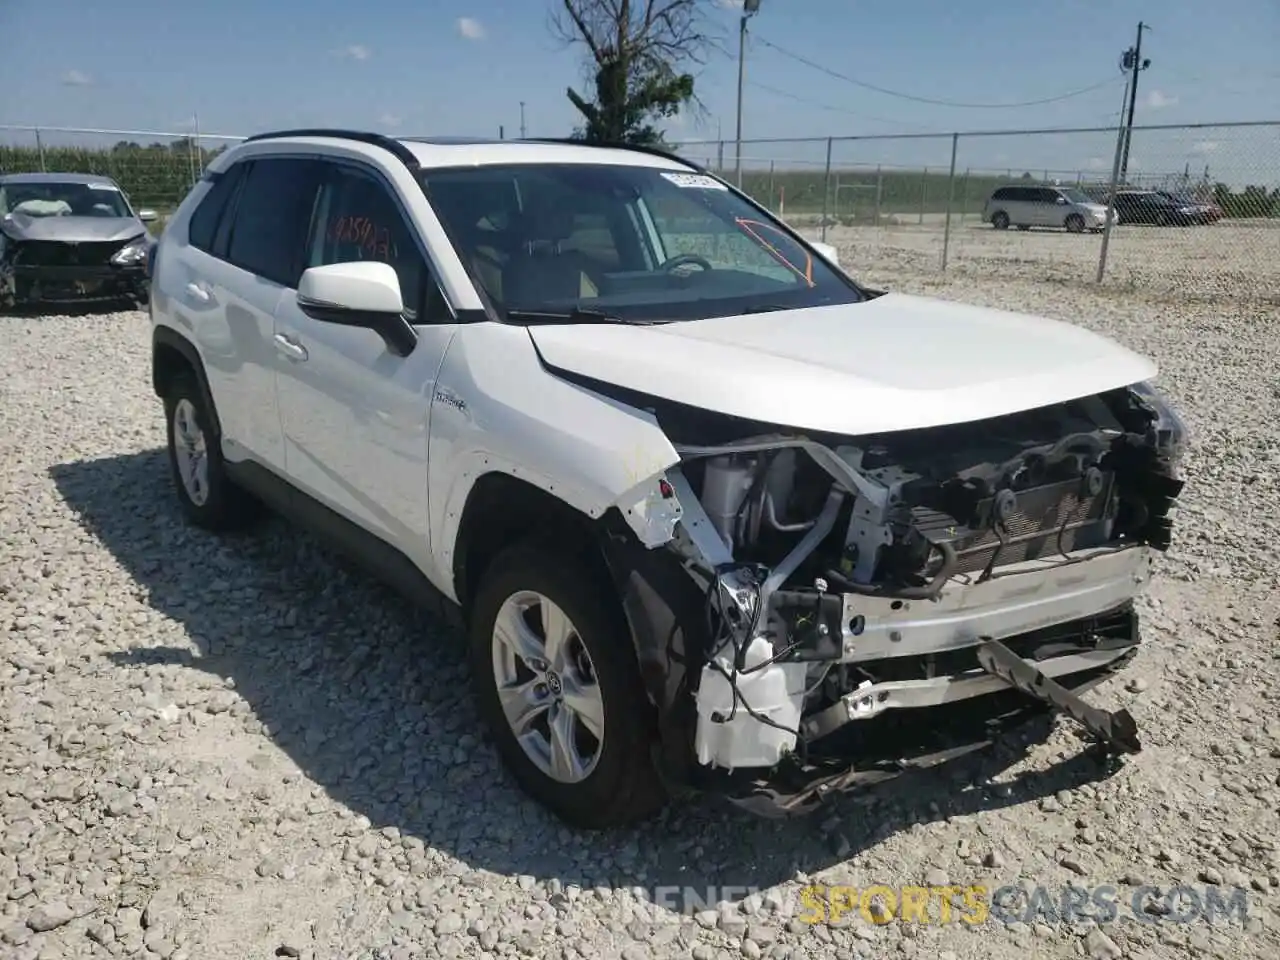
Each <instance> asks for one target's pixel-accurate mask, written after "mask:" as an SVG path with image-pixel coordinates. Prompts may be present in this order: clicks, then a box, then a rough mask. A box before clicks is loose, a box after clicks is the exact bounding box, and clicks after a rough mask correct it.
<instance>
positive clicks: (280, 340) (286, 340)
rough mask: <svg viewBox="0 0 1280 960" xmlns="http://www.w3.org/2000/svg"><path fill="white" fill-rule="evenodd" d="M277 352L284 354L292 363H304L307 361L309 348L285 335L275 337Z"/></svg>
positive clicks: (280, 334)
mask: <svg viewBox="0 0 1280 960" xmlns="http://www.w3.org/2000/svg"><path fill="white" fill-rule="evenodd" d="M275 342H276V350H277V352H279V353H282V354H284V355H285V356H286V357H287V358H288V359H289V361H290V362H292V363H302V362H303V361H304V360H306V359H307V356H308V354H307V348H306V347H304V346H303V345H302V344H300V343H299V342H298V341H297V340H294V339H293V338H292V337H290V336H288V335H287V334H284V333H277V334H276V335H275Z"/></svg>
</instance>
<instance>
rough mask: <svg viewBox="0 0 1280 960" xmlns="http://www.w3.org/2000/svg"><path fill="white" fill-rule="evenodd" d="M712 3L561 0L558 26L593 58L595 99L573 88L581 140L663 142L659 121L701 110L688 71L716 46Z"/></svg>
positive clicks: (591, 73) (591, 71) (689, 0)
mask: <svg viewBox="0 0 1280 960" xmlns="http://www.w3.org/2000/svg"><path fill="white" fill-rule="evenodd" d="M706 2H707V0H560V3H561V6H560V7H559V8H558V9H557V10H556V12H555V14H553V18H552V20H553V28H554V29H555V31H556V32H557V34H558V35H559V36H560V38H561V39H563V40H564V41H566V42H567V43H570V44H581V45H582V46H584V47H585V48H586V50H587V53H588V54H589V60H588V64H587V66H588V75H589V77H590V78H591V81H592V85H593V87H594V98H593V99H588V98H586V97H584V96H582V95H581V94H579V93H578V92H577V91H576V90H574V89H573V88H572V87H570V88H569V89H568V91H567V93H568V97H569V101H570V102H571V103H572V104H573V105H574V107H575V108H577V110H578V112H579V113H581V114H582V117H583V124H582V126H581V127H579V128H578V129H577V130H576V131H575V133H574V135H575V137H577V138H578V139H582V140H589V141H593V142H608V143H640V144H654V143H660V142H661V141H662V134H661V131H659V130H658V128H657V126H656V121H658V120H659V119H661V118H669V117H674V116H675V115H676V114H678V113H679V112H680V111H681V110H682V109H685V108H687V107H692V106H696V103H697V101H696V98H695V97H694V92H693V75H692V74H691V73H690V72H688V69H687V68H689V67H692V66H694V65H700V64H701V63H703V57H704V54H705V52H706V51H707V49H708V48H709V47H711V46H712V45H713V43H714V41H713V40H712V38H711V37H710V35H709V33H708V32H707V26H706V20H705V18H704V16H703V8H704V5H705V3H706Z"/></svg>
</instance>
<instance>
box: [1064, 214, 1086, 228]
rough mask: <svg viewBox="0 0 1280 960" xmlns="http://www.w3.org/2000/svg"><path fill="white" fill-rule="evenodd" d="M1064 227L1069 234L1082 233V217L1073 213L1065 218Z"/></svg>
mask: <svg viewBox="0 0 1280 960" xmlns="http://www.w3.org/2000/svg"><path fill="white" fill-rule="evenodd" d="M1066 226H1067V230H1068V232H1070V233H1084V217H1082V216H1080V214H1078V213H1073V214H1071V216H1069V217H1067V223H1066Z"/></svg>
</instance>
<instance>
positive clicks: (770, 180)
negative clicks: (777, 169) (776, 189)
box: [769, 160, 777, 209]
mask: <svg viewBox="0 0 1280 960" xmlns="http://www.w3.org/2000/svg"><path fill="white" fill-rule="evenodd" d="M776 162H777V161H775V160H770V161H769V207H770V209H772V208H773V165H774V163H776Z"/></svg>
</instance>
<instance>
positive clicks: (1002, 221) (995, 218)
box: [991, 210, 1009, 230]
mask: <svg viewBox="0 0 1280 960" xmlns="http://www.w3.org/2000/svg"><path fill="white" fill-rule="evenodd" d="M991 225H992V226H993V227H995V228H996V229H997V230H1008V229H1009V215H1008V214H1007V213H1005V212H1004V211H1003V210H997V211H996V212H995V213H993V214H992V215H991Z"/></svg>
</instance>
